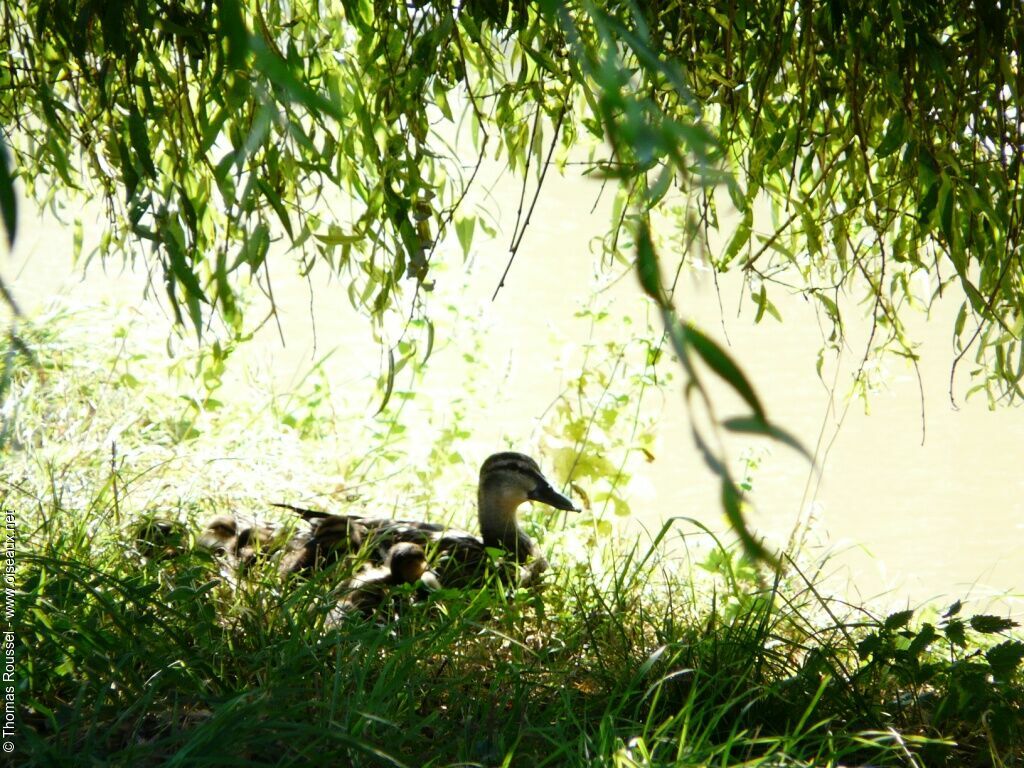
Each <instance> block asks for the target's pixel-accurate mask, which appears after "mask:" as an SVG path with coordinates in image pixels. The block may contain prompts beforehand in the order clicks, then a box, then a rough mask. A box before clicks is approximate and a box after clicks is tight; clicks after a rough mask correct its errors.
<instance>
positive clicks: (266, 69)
mask: <svg viewBox="0 0 1024 768" xmlns="http://www.w3.org/2000/svg"><path fill="white" fill-rule="evenodd" d="M251 44H252V50H253V54H254V59H255V65H256V68H257V69H259V70H260V71H262V72H263V74H264V75H266V77H267V79H268V80H270V81H271V82H272V83H274V85H276V86H277V87H278V88H279V89H280V91H281V92H282V93H283V95H285V96H287V99H288V100H289V101H291V102H294V103H296V104H300V105H302V106H303V107H305V108H306V109H307V110H308V111H309V112H310V113H312V114H314V115H315V114H326V115H330V116H331V117H333V118H334V119H335V120H338V121H342V120H344V119H345V115H344V113H343V112H342V111H341V108H340V107H339V106H338V105H337V104H335V103H333V102H330V101H328V100H327V99H326V98H324V97H323V96H322V95H320V94H319V93H317V92H316V91H314V90H313V89H312V88H310V87H309V85H307V84H306V83H305V82H303V81H302V79H301V78H300V77H299V76H298V75H296V74H295V72H293V71H292V69H291V67H290V66H289V65H288V63H287V62H286V61H285V60H284V59H282V58H281V57H280V56H278V55H277V54H276V53H273V52H272V51H270V50H268V49H267V47H266V44H265V43H264V42H263V41H262V40H261V39H260V38H259V37H253V38H252V43H251Z"/></svg>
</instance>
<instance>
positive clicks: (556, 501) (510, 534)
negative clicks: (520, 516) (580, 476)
mask: <svg viewBox="0 0 1024 768" xmlns="http://www.w3.org/2000/svg"><path fill="white" fill-rule="evenodd" d="M526 501H539V502H541V503H542V504H547V505H548V506H551V507H554V508H555V509H561V510H565V511H567V512H578V511H579V508H578V507H577V506H576V505H575V504H573V503H572V500H571V499H569V498H568V497H566V496H563V495H562V494H561V493H559V492H558V491H556V490H555V489H554V488H553V487H552V486H551V483H550V482H548V479H547V478H546V477H544V474H543V473H542V472H541V471H540V467H539V466H538V465H537V462H536V461H534V460H533V459H531V458H530V457H529V456H526V455H524V454H522V453H514V452H511V451H506V452H503V453H495V454H493V455H492V456H490V457H488V459H487V460H486V461H485V462H484V464H483V466H482V467H481V468H480V486H479V489H478V491H477V502H478V504H479V514H480V533H481V535H482V536H483V540H484V544H486V545H487V546H489V547H493V546H498V547H502V548H504V549H507V550H508V551H510V552H513V553H515V554H516V559H517V560H522V559H525V557H526V556H527V555H533V554H535V553H534V551H533V550H534V546H533V542H531V541H530V539H529V538H528V537H527V536H526V534H524V533H523V532H522V531H521V530H520V529H519V524H518V523H517V521H516V511H517V510H518V509H519V506H520V505H521V504H523V503H524V502H526Z"/></svg>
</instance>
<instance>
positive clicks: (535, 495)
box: [528, 482, 580, 512]
mask: <svg viewBox="0 0 1024 768" xmlns="http://www.w3.org/2000/svg"><path fill="white" fill-rule="evenodd" d="M528 498H530V499H531V500H533V501H539V502H541V503H543V504H547V505H548V506H551V507H554V508H555V509H561V510H564V511H566V512H579V511H580V508H579V507H577V506H576V505H575V504H573V503H572V500H571V499H569V498H568V497H566V496H563V495H562V494H560V493H559V492H558V491H556V490H555V489H554V488H552V487H551V486H550V485H549V484H548V483H546V482H545V483H541V484H540V485H538V486H537V487H536V488H534V489H533V491H531V492H530V494H529V497H528Z"/></svg>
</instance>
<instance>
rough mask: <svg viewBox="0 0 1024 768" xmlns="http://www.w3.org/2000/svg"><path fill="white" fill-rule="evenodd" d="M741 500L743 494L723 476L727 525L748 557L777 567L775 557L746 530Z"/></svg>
mask: <svg viewBox="0 0 1024 768" xmlns="http://www.w3.org/2000/svg"><path fill="white" fill-rule="evenodd" d="M742 499H743V494H742V492H741V491H740V489H739V488H737V487H736V483H734V482H733V481H732V478H731V477H729V476H728V474H723V475H722V509H723V510H725V516H726V518H727V519H728V520H729V524H730V525H731V526H732V529H733V530H734V531H736V534H737V535H738V536H739V537H740V542H741V543H742V544H743V548H744V549H745V550H746V552H747V554H748V555H749V556H750V557H753V558H755V559H757V560H763V561H765V562H766V563H770V564H771V565H772V567H776V566H777V565H778V561H777V560H776V558H775V556H774V555H773V554H772V553H771V552H769V551H768V550H767V549H766V548H765V546H764V544H762V543H761V542H760V541H758V540H757V539H756V538H755V537H754V535H753V534H752V533H751V532H750V530H749V529H748V528H747V524H746V521H745V520H744V519H743V511H742V507H741V501H742Z"/></svg>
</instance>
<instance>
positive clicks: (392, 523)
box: [275, 451, 579, 586]
mask: <svg viewBox="0 0 1024 768" xmlns="http://www.w3.org/2000/svg"><path fill="white" fill-rule="evenodd" d="M526 501H539V502H542V503H544V504H547V505H549V506H552V507H555V508H556V509H561V510H565V511H574V512H575V511H579V510H578V508H577V507H576V505H575V504H573V503H572V501H571V500H570V499H568V498H567V497H565V496H563V495H562V494H561V493H559V492H558V491H556V490H555V489H554V488H552V487H551V483H549V482H548V480H547V478H545V477H544V475H543V473H542V472H541V471H540V467H539V466H538V465H537V462H535V461H534V460H533V459H531V458H530V457H529V456H525V455H524V454H521V453H514V452H511V451H508V452H503V453H496V454H494V455H492V456H490V457H488V459H487V460H486V461H485V462H484V463H483V466H482V467H481V468H480V483H479V486H478V488H477V507H478V510H477V511H478V515H479V521H480V534H481V537H480V538H478V537H476V536H474V535H473V534H471V533H468V532H466V531H460V530H457V529H452V528H446V527H445V526H443V525H438V524H437V523H427V522H423V521H416V520H393V519H391V518H364V517H358V516H355V515H332V514H329V513H326V512H319V511H316V510H310V509H303V508H301V507H295V506H292V505H290V504H275V506H278V507H283V508H285V509H290V510H292V511H293V512H296V513H298V514H300V515H302V517H303V518H304V519H305V520H307V521H308V522H309V523H310V524H311V525H312V526H313V527H314V535H315V532H316V529H317V528H322V527H323V526H324V524H325V522H324V521H327V520H332V521H338V522H336V523H335V524H336V525H338V526H339V527H342V528H344V527H346V526H348V527H352V526H354V527H357V528H358V527H361V528H362V529H363V530H364V531H365V534H364V536H363V541H365V542H367V543H368V545H369V547H368V548H369V556H370V558H371V560H373V561H374V562H377V563H379V562H381V561H382V560H383V559H384V557H385V556H386V554H387V553H388V552H389V551H390V549H391V548H392V546H393V545H394V544H396V543H398V542H411V543H414V544H418V545H420V546H421V547H423V548H425V549H427V550H428V552H435V553H436V559H435V563H434V570H436V571H437V572H438V573H439V574H440V575H441V581H442V582H443V583H444V584H445V585H451V586H463V585H465V584H468V583H472V582H474V581H478V580H479V578H480V576H479V572H480V569H481V567H482V566H483V564H484V563H486V562H489V561H490V557H489V555H488V553H487V549H488V548H489V547H490V548H495V549H500V550H504V551H505V552H507V553H508V554H509V555H510V556H511V560H512V562H514V563H515V564H517V568H516V571H517V573H516V575H515V576H514V579H515V580H517V581H518V582H519V583H520V584H521V585H524V586H525V585H526V584H528V583H529V582H530V581H531V580H532V579H534V578H535V577H536V576H537V575H538V574H539V573H540V572H541V571H543V570H544V569H545V568H547V561H546V560H545V559H544V557H543V555H542V554H541V553H540V550H539V549H538V547H537V545H536V543H535V542H534V541H533V539H531V538H530V537H529V536H528V535H527V534H526V532H525V531H523V529H522V528H520V527H519V521H518V518H517V511H518V509H519V507H520V505H521V504H523V503H524V502H526ZM342 521H344V522H342Z"/></svg>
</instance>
